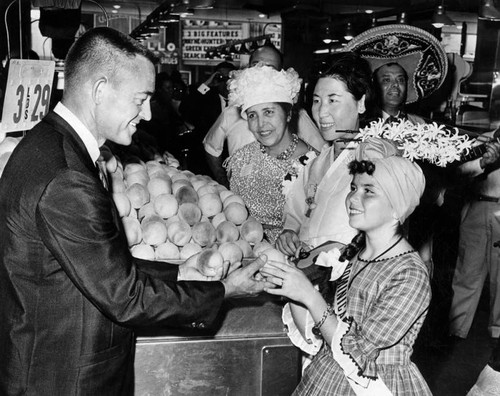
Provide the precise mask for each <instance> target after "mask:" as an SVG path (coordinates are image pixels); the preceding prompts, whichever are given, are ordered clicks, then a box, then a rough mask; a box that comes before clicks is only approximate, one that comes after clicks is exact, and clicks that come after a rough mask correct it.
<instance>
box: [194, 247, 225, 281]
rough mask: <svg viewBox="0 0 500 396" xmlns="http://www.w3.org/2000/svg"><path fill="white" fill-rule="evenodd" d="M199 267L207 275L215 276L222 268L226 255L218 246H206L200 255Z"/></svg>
mask: <svg viewBox="0 0 500 396" xmlns="http://www.w3.org/2000/svg"><path fill="white" fill-rule="evenodd" d="M197 264H198V269H199V270H200V272H201V273H202V274H203V275H205V276H214V275H216V274H217V270H218V269H219V268H222V266H223V264H224V257H223V256H222V254H221V253H220V252H219V251H218V250H217V249H216V248H205V249H203V250H202V251H201V252H200V254H199V255H198V259H197Z"/></svg>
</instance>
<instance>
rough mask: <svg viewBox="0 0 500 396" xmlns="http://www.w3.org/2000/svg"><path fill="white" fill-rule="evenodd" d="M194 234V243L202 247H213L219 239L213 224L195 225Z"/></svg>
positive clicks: (202, 223)
mask: <svg viewBox="0 0 500 396" xmlns="http://www.w3.org/2000/svg"><path fill="white" fill-rule="evenodd" d="M191 232H192V234H193V241H195V242H196V243H197V244H198V245H200V246H203V247H205V246H208V247H210V246H212V245H213V244H214V243H215V240H216V239H217V234H216V232H215V228H214V226H213V225H212V223H207V222H198V223H195V224H194V225H193V227H192V229H191Z"/></svg>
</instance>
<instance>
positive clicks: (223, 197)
mask: <svg viewBox="0 0 500 396" xmlns="http://www.w3.org/2000/svg"><path fill="white" fill-rule="evenodd" d="M231 195H234V192H232V191H231V190H225V191H221V192H219V196H220V200H221V201H222V202H224V201H225V200H226V198H228V197H230V196H231Z"/></svg>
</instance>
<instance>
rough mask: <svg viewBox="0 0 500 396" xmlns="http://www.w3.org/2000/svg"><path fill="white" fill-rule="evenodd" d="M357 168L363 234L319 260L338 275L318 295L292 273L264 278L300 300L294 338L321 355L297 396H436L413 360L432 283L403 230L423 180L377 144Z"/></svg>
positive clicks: (352, 214)
mask: <svg viewBox="0 0 500 396" xmlns="http://www.w3.org/2000/svg"><path fill="white" fill-rule="evenodd" d="M349 169H350V174H351V187H350V192H349V194H348V195H347V197H346V199H345V209H346V212H347V214H348V217H349V224H350V225H351V227H353V228H355V229H357V230H358V231H359V233H358V235H357V236H356V237H355V238H354V239H353V242H352V243H351V244H350V245H348V246H347V248H343V249H341V250H340V251H337V252H336V253H338V254H337V255H336V254H335V252H333V251H331V252H329V253H328V254H322V255H320V256H319V257H318V261H317V264H322V265H324V266H326V267H331V268H329V269H328V271H326V273H325V275H326V277H325V279H323V281H322V282H320V285H319V287H315V286H314V285H313V284H312V283H311V282H310V281H309V279H308V278H307V277H306V275H305V274H304V272H302V271H301V270H300V269H297V268H296V267H294V266H291V265H288V264H284V263H274V262H273V263H268V264H266V266H265V267H264V268H263V269H262V270H261V272H263V273H264V275H265V276H267V277H268V278H267V279H268V280H270V281H272V282H274V283H275V284H277V285H278V286H281V288H276V289H268V290H267V292H268V293H270V294H276V295H280V296H284V297H287V298H289V299H290V300H292V303H290V304H288V305H287V306H286V307H285V310H284V312H283V319H284V322H285V324H286V325H287V326H288V330H289V336H290V339H291V340H292V342H293V343H294V344H295V345H297V346H298V347H299V348H301V349H302V350H303V351H305V352H306V353H308V354H310V355H313V356H314V357H313V359H312V362H311V363H310V365H309V366H307V368H306V369H305V371H304V373H303V376H302V380H301V382H300V384H299V385H298V387H297V389H296V390H295V392H294V395H308V396H313V395H339V396H340V395H341V396H349V395H356V396H360V395H366V396H368V395H370V396H374V395H377V396H390V395H397V396H403V395H407V396H409V395H415V396H425V395H431V392H430V390H429V388H428V386H427V384H426V382H425V380H424V379H423V377H422V375H421V374H420V372H419V370H418V368H417V367H416V366H415V364H414V363H412V362H411V360H410V357H411V354H412V351H413V350H412V346H413V344H414V342H415V340H416V338H417V335H418V332H419V330H420V328H421V326H422V323H423V321H424V319H425V316H426V313H427V310H428V307H429V302H430V297H431V292H430V283H429V274H428V269H427V267H426V266H425V264H424V263H423V262H422V259H421V258H420V256H419V254H418V253H417V252H416V251H415V250H414V249H413V248H412V246H411V245H410V244H409V242H408V241H407V240H406V239H405V238H404V234H403V230H402V224H403V223H404V221H405V219H406V218H407V217H408V216H409V215H410V214H411V213H412V212H413V210H414V209H415V207H416V206H417V205H418V203H419V199H420V197H421V196H422V193H423V191H424V187H425V178H424V175H423V173H422V170H421V169H420V168H419V166H418V165H416V164H414V163H413V162H411V161H410V160H408V159H406V158H403V157H400V156H399V155H398V151H397V150H396V149H395V148H394V146H392V143H389V142H387V141H384V140H382V139H378V138H373V139H371V140H367V141H366V142H363V143H361V144H360V145H359V147H358V148H357V149H356V155H355V160H354V161H352V162H351V163H350V164H349ZM339 256H340V257H339Z"/></svg>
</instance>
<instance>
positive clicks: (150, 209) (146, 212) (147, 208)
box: [137, 202, 156, 221]
mask: <svg viewBox="0 0 500 396" xmlns="http://www.w3.org/2000/svg"><path fill="white" fill-rule="evenodd" d="M153 214H156V211H155V207H154V205H153V202H148V203H147V204H146V205H143V206H141V207H140V208H139V212H138V213H137V218H138V219H139V221H142V219H143V218H145V217H148V216H151V215H153Z"/></svg>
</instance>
